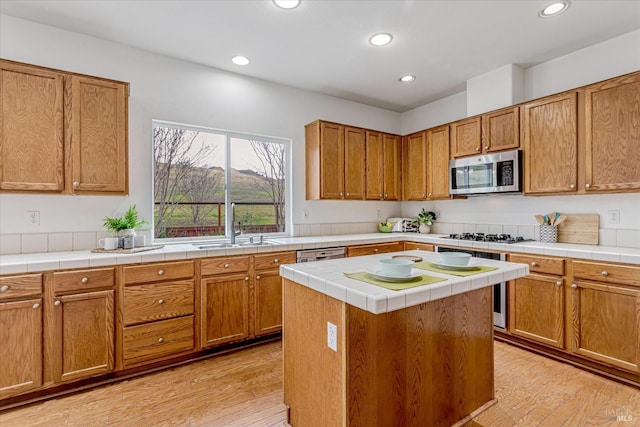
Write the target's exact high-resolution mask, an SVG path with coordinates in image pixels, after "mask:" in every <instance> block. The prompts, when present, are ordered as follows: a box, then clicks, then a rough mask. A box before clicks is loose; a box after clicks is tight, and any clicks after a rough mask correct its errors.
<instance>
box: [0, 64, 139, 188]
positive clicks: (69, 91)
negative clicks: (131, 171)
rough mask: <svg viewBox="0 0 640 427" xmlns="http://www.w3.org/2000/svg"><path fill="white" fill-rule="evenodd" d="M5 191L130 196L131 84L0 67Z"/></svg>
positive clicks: (0, 170) (0, 183) (0, 177)
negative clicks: (128, 102) (129, 137)
mask: <svg viewBox="0 0 640 427" xmlns="http://www.w3.org/2000/svg"><path fill="white" fill-rule="evenodd" d="M0 72H1V73H2V74H1V77H0V93H1V95H2V96H1V99H2V101H1V103H2V105H1V111H0V191H22V192H24V191H39V192H58V193H67V194H127V192H128V160H127V158H128V156H127V135H128V127H127V126H128V123H127V114H128V113H127V97H128V83H124V82H116V81H112V80H104V79H100V78H94V77H89V76H81V75H76V74H72V73H67V72H64V71H58V70H51V69H47V68H42V67H37V66H34V65H28V64H20V63H15V62H11V61H5V60H0Z"/></svg>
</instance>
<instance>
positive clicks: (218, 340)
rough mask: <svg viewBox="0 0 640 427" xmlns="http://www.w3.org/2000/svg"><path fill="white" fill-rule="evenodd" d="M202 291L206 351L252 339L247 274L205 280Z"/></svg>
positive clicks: (204, 345) (203, 344)
mask: <svg viewBox="0 0 640 427" xmlns="http://www.w3.org/2000/svg"><path fill="white" fill-rule="evenodd" d="M200 291H201V295H202V309H201V316H202V330H201V337H202V338H201V339H202V343H201V344H202V347H203V348H205V347H211V346H216V345H220V344H225V343H229V342H233V341H240V340H243V339H247V338H249V275H248V274H247V273H241V274H229V275H221V276H215V277H208V278H204V279H202V281H201V290H200Z"/></svg>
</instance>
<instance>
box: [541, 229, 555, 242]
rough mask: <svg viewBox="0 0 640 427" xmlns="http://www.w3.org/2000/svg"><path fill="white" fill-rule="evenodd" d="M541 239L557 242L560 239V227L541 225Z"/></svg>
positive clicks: (542, 240)
mask: <svg viewBox="0 0 640 427" xmlns="http://www.w3.org/2000/svg"><path fill="white" fill-rule="evenodd" d="M540 241H541V242H548V243H555V242H557V241H558V227H556V226H555V225H541V226H540Z"/></svg>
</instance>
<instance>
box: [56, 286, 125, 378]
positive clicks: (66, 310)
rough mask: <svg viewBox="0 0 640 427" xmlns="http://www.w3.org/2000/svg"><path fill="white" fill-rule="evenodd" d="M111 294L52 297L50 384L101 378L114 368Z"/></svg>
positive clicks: (112, 298)
mask: <svg viewBox="0 0 640 427" xmlns="http://www.w3.org/2000/svg"><path fill="white" fill-rule="evenodd" d="M113 304H114V291H112V290H110V291H98V292H89V293H82V294H74V295H65V296H57V297H54V301H53V305H54V307H53V313H54V315H53V333H52V341H53V342H52V343H51V345H52V347H53V348H54V352H53V354H52V357H53V360H49V361H46V363H48V364H49V366H51V370H52V375H53V379H54V381H56V382H57V381H70V380H76V379H79V378H86V377H90V376H93V375H97V374H103V373H106V372H109V371H112V370H113V366H114V321H115V316H114V308H113V307H114V306H113Z"/></svg>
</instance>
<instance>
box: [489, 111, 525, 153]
mask: <svg viewBox="0 0 640 427" xmlns="http://www.w3.org/2000/svg"><path fill="white" fill-rule="evenodd" d="M517 148H520V107H509V108H504V109H502V110H498V111H494V112H492V113H487V114H483V115H482V151H483V152H484V153H491V152H494V151H504V150H513V149H517Z"/></svg>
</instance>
